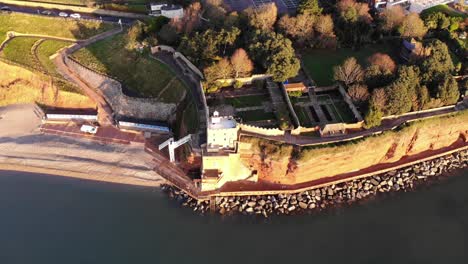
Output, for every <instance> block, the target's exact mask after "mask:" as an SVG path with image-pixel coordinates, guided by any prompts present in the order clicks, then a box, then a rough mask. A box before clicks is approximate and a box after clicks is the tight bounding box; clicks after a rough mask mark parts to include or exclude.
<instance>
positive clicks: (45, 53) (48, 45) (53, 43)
mask: <svg viewBox="0 0 468 264" xmlns="http://www.w3.org/2000/svg"><path fill="white" fill-rule="evenodd" d="M69 45H71V42H68V41H57V40H45V41H44V42H42V43H41V44H40V45H39V47H37V51H36V52H37V59H38V61H39V62H40V64H41V66H42V69H43V70H44V71H46V72H47V73H49V74H50V75H53V76H56V77H60V76H61V75H60V74H59V73H58V72H57V70H56V68H55V64H54V63H53V62H52V61H51V60H50V59H49V57H50V56H52V55H53V54H55V53H57V51H59V50H60V49H62V48H64V47H67V46H69Z"/></svg>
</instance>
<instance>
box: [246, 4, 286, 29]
mask: <svg viewBox="0 0 468 264" xmlns="http://www.w3.org/2000/svg"><path fill="white" fill-rule="evenodd" d="M245 12H246V14H247V16H248V18H249V24H250V26H252V27H254V28H257V29H261V30H272V29H273V25H274V24H275V22H276V17H277V15H278V8H277V7H276V4H275V3H269V4H263V5H261V6H260V7H259V8H252V7H249V8H247V9H246V10H245Z"/></svg>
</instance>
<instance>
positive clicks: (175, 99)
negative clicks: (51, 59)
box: [72, 34, 190, 103]
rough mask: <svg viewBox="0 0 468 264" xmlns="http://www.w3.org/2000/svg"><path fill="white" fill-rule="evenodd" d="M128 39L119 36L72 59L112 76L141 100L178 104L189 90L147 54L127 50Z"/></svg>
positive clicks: (163, 65)
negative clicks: (150, 99)
mask: <svg viewBox="0 0 468 264" xmlns="http://www.w3.org/2000/svg"><path fill="white" fill-rule="evenodd" d="M127 41H128V40H127V35H126V34H119V35H115V36H113V37H111V38H108V39H105V40H102V41H99V42H96V43H94V44H92V45H90V46H87V47H86V48H83V49H81V50H79V51H77V52H76V53H74V54H73V55H72V56H73V58H74V59H76V60H77V61H79V62H80V63H82V64H83V65H86V66H87V67H89V68H91V69H93V70H95V71H97V72H100V73H103V74H106V75H109V76H112V77H113V78H115V79H117V80H119V81H120V82H122V84H123V85H124V86H125V87H126V89H128V90H129V91H130V92H131V95H133V96H138V97H147V98H157V99H160V100H161V101H162V102H166V103H179V102H180V101H181V100H182V99H183V97H184V95H185V94H187V95H189V92H190V91H188V87H186V85H185V84H184V83H183V82H182V81H181V80H180V79H178V78H174V77H175V74H174V73H173V72H172V70H171V69H170V68H169V67H167V66H166V65H165V64H163V63H161V62H159V61H158V60H156V59H153V58H151V57H150V56H149V54H148V53H147V52H143V53H139V52H137V51H135V50H129V49H127V47H126V46H127Z"/></svg>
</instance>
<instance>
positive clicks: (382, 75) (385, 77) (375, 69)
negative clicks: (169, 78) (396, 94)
mask: <svg viewBox="0 0 468 264" xmlns="http://www.w3.org/2000/svg"><path fill="white" fill-rule="evenodd" d="M393 78H394V74H392V72H390V71H382V70H381V69H380V67H379V66H378V65H370V66H369V67H367V68H366V70H365V73H364V82H365V83H366V84H367V87H369V88H377V87H383V86H386V85H388V84H390V83H391V82H392V81H393Z"/></svg>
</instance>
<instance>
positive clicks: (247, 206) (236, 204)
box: [163, 150, 468, 217]
mask: <svg viewBox="0 0 468 264" xmlns="http://www.w3.org/2000/svg"><path fill="white" fill-rule="evenodd" d="M467 167H468V150H463V151H460V152H455V153H451V154H448V155H445V156H442V157H439V158H436V159H433V160H429V161H424V162H420V163H417V164H414V165H412V166H408V167H404V168H401V169H398V170H392V171H389V172H386V173H382V174H376V175H371V176H369V177H365V178H360V179H355V180H350V181H347V182H341V183H338V184H333V185H329V186H325V187H320V188H315V189H310V190H306V191H302V192H296V193H279V194H275V195H250V196H223V197H216V198H214V199H212V200H211V201H197V200H195V199H193V198H191V197H190V196H189V195H188V194H186V193H184V192H183V191H180V190H178V189H175V188H173V187H170V186H164V187H163V189H164V190H166V191H167V192H168V193H169V196H170V197H171V198H174V199H176V200H177V201H179V202H180V204H181V205H182V206H187V207H191V208H192V210H193V211H197V212H201V213H205V212H207V211H210V210H211V211H212V210H215V211H216V212H218V213H220V214H239V213H240V214H244V215H262V216H264V217H268V216H269V215H273V214H277V215H279V214H298V213H306V212H317V211H321V210H324V209H327V208H333V207H336V206H340V205H349V204H353V203H356V202H358V201H362V200H366V199H372V198H373V197H376V196H378V195H381V194H384V193H389V192H399V191H403V192H407V191H412V190H414V189H416V188H417V186H419V185H424V184H428V183H433V182H435V181H437V180H440V179H441V176H443V175H444V174H445V173H447V172H450V171H453V170H455V169H463V168H467Z"/></svg>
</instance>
